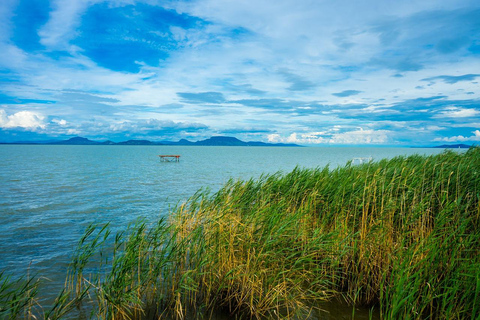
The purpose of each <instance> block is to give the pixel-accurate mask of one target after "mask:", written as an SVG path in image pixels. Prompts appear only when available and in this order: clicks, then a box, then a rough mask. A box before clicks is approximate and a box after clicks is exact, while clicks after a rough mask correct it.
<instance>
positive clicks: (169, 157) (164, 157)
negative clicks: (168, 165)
mask: <svg viewBox="0 0 480 320" xmlns="http://www.w3.org/2000/svg"><path fill="white" fill-rule="evenodd" d="M158 156H159V157H160V161H162V162H180V156H179V155H178V154H160V155H158Z"/></svg>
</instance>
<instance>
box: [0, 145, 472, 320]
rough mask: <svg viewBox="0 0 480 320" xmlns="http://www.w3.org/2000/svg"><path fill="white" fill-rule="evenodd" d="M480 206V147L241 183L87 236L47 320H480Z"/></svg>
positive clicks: (92, 229) (97, 229) (93, 230)
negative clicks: (326, 318)
mask: <svg viewBox="0 0 480 320" xmlns="http://www.w3.org/2000/svg"><path fill="white" fill-rule="evenodd" d="M479 200H480V148H472V149H470V150H468V151H467V152H466V153H464V154H457V153H454V152H445V153H443V154H440V155H436V156H428V157H427V156H410V157H396V158H393V159H391V160H381V161H379V162H370V163H367V164H363V165H358V166H355V165H353V164H351V163H348V164H347V165H346V166H345V167H341V168H335V169H330V168H328V167H326V168H317V169H300V168H296V169H295V170H293V171H292V172H290V173H287V174H282V173H277V174H273V175H264V176H262V177H260V178H258V179H251V180H247V181H234V180H231V181H229V182H228V183H227V184H226V185H225V186H224V187H223V188H222V189H221V190H220V191H218V192H217V193H215V194H209V193H208V192H205V191H199V192H198V193H197V194H195V195H194V196H193V197H192V198H191V199H189V200H188V201H187V202H186V203H184V204H182V205H180V206H178V207H177V208H176V209H174V210H173V212H171V213H170V215H169V218H167V219H160V220H159V221H158V222H156V223H155V224H154V225H150V224H147V223H146V222H139V223H137V224H135V225H132V226H130V227H129V228H128V229H127V230H125V231H124V232H123V233H119V234H117V235H116V236H115V237H114V239H111V238H112V236H111V235H110V234H109V229H108V227H107V226H103V227H101V226H96V227H95V226H92V227H90V228H88V229H87V232H86V233H85V236H84V237H83V238H82V239H81V240H80V242H79V246H78V249H77V253H76V255H75V256H74V260H73V262H72V265H71V270H70V272H69V275H68V277H67V281H66V285H65V288H66V289H65V290H64V291H63V292H62V293H61V294H59V298H57V304H56V306H54V307H53V308H51V309H50V311H46V312H44V313H43V315H44V317H45V318H49V319H54V318H59V317H58V315H61V316H62V315H64V314H67V313H69V312H70V313H72V312H78V310H79V309H82V308H83V309H88V310H89V312H90V317H91V318H100V319H154V318H176V319H191V318H199V319H203V318H209V317H210V315H211V314H212V312H215V310H224V311H225V312H230V313H231V314H232V315H234V316H235V317H237V318H257V319H260V318H297V319H301V318H306V317H307V316H308V315H309V314H310V313H311V312H312V309H315V308H318V306H319V305H320V302H321V301H328V300H330V299H342V300H344V301H345V302H347V303H349V304H351V305H357V306H360V305H364V306H370V307H373V308H376V309H377V310H379V311H380V316H381V318H382V319H474V318H478V317H480V310H479V309H480V307H478V306H479V305H480V224H479V223H480V203H479ZM109 239H111V240H109ZM28 288H29V287H28ZM29 290H31V288H30V289H28V290H26V291H29ZM7 291H8V290H7ZM26 291H25V290H23V291H20V292H23V293H22V294H21V296H25V294H24V292H26ZM27 297H30V296H29V295H27ZM9 299H10V298H6V299H4V300H5V301H10V300H11V299H10V300H9ZM29 299H30V298H29ZM32 299H33V298H32ZM27 300H28V299H27ZM30 300H31V299H30ZM2 301H3V300H2ZM22 301H25V300H22ZM30 304H31V303H30ZM4 305H5V303H4ZM7 305H8V303H7ZM26 305H28V303H27V304H25V303H23V302H22V303H21V304H20V305H19V307H18V308H17V309H18V310H19V309H22V308H23V309H24V308H25V306H26ZM2 306H3V305H2ZM75 310H77V311H75ZM16 314H17V315H19V313H16ZM55 315H57V316H55Z"/></svg>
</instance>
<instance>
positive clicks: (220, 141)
mask: <svg viewBox="0 0 480 320" xmlns="http://www.w3.org/2000/svg"><path fill="white" fill-rule="evenodd" d="M0 144H14V145H70V146H72V145H73V146H226V147H228V146H232V147H301V146H300V145H298V144H294V143H266V142H260V141H248V142H245V141H242V140H239V139H237V138H234V137H224V136H215V137H211V138H209V139H206V140H200V141H196V142H192V141H189V140H186V139H181V140H179V141H177V142H174V141H162V142H153V141H150V140H127V141H121V142H113V141H110V140H106V141H102V142H100V141H93V140H90V139H87V138H83V137H73V138H70V139H68V140H49V141H38V142H34V141H17V142H0Z"/></svg>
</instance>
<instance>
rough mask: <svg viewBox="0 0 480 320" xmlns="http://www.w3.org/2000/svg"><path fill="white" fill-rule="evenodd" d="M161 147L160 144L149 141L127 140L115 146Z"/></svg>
mask: <svg viewBox="0 0 480 320" xmlns="http://www.w3.org/2000/svg"><path fill="white" fill-rule="evenodd" d="M159 144H160V145H161V144H162V143H155V142H152V141H149V140H128V141H123V142H118V143H117V145H125V146H149V145H159Z"/></svg>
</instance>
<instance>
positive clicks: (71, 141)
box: [47, 137, 102, 145]
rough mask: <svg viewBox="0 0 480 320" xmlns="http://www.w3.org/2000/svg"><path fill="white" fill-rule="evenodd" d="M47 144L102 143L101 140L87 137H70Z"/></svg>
mask: <svg viewBox="0 0 480 320" xmlns="http://www.w3.org/2000/svg"><path fill="white" fill-rule="evenodd" d="M47 144H61V145H100V144H102V143H101V142H97V141H92V140H89V139H87V138H82V137H74V138H70V139H68V140H62V141H55V142H50V143H47Z"/></svg>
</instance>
